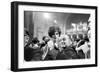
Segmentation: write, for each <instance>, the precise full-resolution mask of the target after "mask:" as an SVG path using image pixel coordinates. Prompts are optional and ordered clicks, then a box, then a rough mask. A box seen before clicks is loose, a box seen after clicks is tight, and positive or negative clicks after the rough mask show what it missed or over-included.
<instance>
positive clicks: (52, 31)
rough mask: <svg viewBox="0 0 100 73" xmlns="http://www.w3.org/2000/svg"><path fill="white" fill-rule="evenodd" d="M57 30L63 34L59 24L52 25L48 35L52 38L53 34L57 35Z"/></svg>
mask: <svg viewBox="0 0 100 73" xmlns="http://www.w3.org/2000/svg"><path fill="white" fill-rule="evenodd" d="M55 32H58V33H59V36H60V35H61V29H60V28H59V27H57V26H51V27H50V28H49V30H48V35H49V36H50V37H51V38H52V36H53V35H55Z"/></svg>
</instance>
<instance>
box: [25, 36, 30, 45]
mask: <svg viewBox="0 0 100 73" xmlns="http://www.w3.org/2000/svg"><path fill="white" fill-rule="evenodd" d="M28 41H29V36H28V35H25V36H24V45H26V44H27V43H28Z"/></svg>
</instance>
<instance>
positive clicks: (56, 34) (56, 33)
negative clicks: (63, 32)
mask: <svg viewBox="0 0 100 73" xmlns="http://www.w3.org/2000/svg"><path fill="white" fill-rule="evenodd" d="M54 36H55V38H56V39H58V38H59V32H57V31H56V32H55V35H54Z"/></svg>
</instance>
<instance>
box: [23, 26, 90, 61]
mask: <svg viewBox="0 0 100 73" xmlns="http://www.w3.org/2000/svg"><path fill="white" fill-rule="evenodd" d="M24 32H25V33H24V59H25V61H44V60H68V59H89V58H90V44H89V43H90V40H89V36H88V33H87V35H85V36H84V37H82V38H81V37H80V38H70V37H69V36H68V35H67V34H66V35H62V34H61V29H60V28H59V27H57V26H51V27H50V28H49V30H48V36H43V38H42V41H39V39H38V38H37V37H34V38H32V39H31V41H29V40H30V34H29V32H28V31H24Z"/></svg>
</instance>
